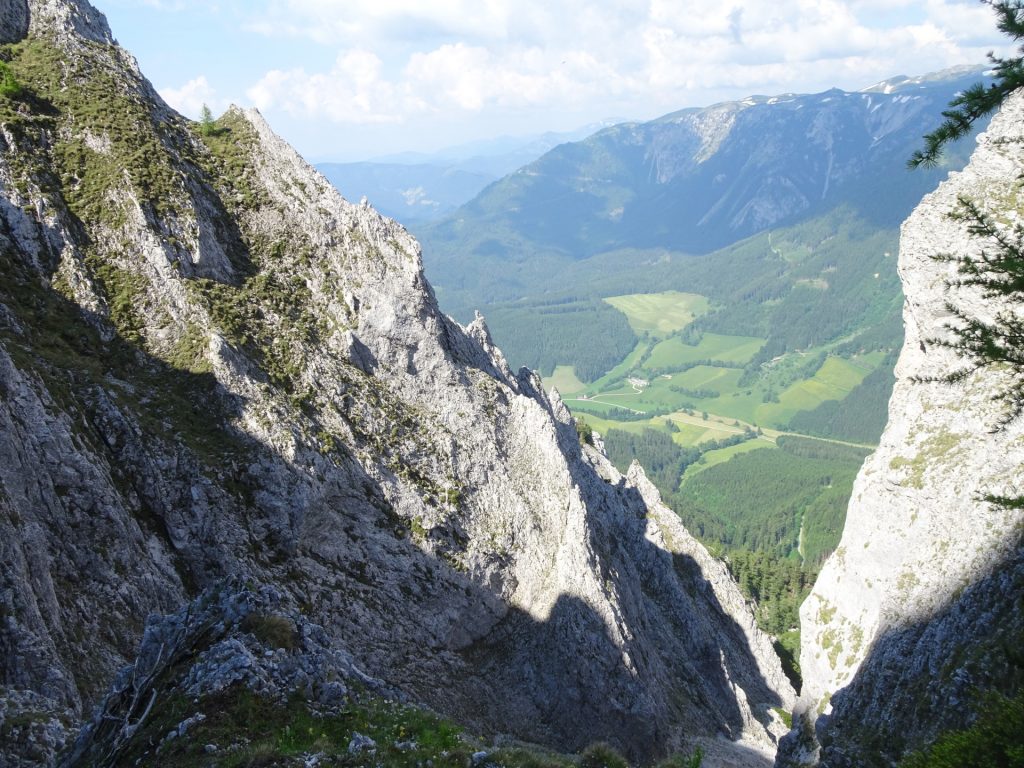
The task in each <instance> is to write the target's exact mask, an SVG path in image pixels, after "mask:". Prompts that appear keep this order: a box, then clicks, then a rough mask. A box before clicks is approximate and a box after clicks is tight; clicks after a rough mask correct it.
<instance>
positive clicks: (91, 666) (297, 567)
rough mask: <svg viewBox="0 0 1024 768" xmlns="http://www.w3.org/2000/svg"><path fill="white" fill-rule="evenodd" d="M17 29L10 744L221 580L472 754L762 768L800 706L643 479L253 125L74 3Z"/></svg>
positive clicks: (1, 339)
mask: <svg viewBox="0 0 1024 768" xmlns="http://www.w3.org/2000/svg"><path fill="white" fill-rule="evenodd" d="M29 6H30V10H31V13H32V18H31V25H30V26H31V31H30V34H29V37H28V39H27V40H25V41H24V42H22V43H19V44H17V45H15V46H14V47H13V48H12V61H11V67H12V70H13V71H14V72H15V73H16V75H17V76H18V77H19V79H20V80H21V81H22V83H23V84H24V85H25V87H26V88H27V89H28V91H29V93H30V96H31V98H30V99H29V100H27V101H26V102H25V104H26V105H28V107H29V109H27V110H26V109H23V108H19V107H18V106H17V105H11V104H7V103H0V145H2V150H3V153H2V156H0V266H2V269H3V274H4V276H5V280H4V281H3V285H0V395H2V398H0V424H2V425H3V431H2V432H0V457H2V458H3V461H2V465H0V576H2V580H3V581H2V584H3V588H2V590H0V613H2V616H3V619H4V621H3V623H2V624H0V648H2V649H3V650H4V653H3V654H0V681H2V684H3V686H4V688H3V690H2V692H0V705H2V706H0V719H5V718H6V721H7V722H8V723H10V722H15V721H17V722H24V721H26V718H29V719H31V718H36V719H37V720H38V721H39V722H45V723H48V724H53V723H57V722H58V721H59V723H63V724H65V725H66V726H68V727H70V726H73V725H74V724H75V723H76V722H80V721H81V718H82V716H83V715H84V714H86V713H87V712H88V710H89V709H90V708H91V707H92V706H93V705H94V704H96V703H97V702H98V701H99V700H100V698H101V695H102V692H103V691H104V690H105V689H106V688H107V686H108V685H109V684H110V683H111V681H112V680H113V678H114V676H115V673H116V672H117V670H118V669H119V668H120V667H121V666H123V665H124V664H125V663H126V662H128V661H129V660H130V659H131V658H132V656H133V654H134V650H135V648H136V647H137V643H138V639H139V637H140V635H141V633H142V629H143V625H144V622H145V619H146V616H147V615H148V614H149V613H151V612H154V611H157V612H162V613H167V612H170V611H172V610H174V609H176V608H178V607H179V606H181V605H183V604H184V603H185V602H186V601H187V600H188V599H189V598H191V597H193V596H195V595H196V594H197V592H198V591H199V590H201V589H203V588H205V587H208V586H210V585H214V584H217V583H219V582H221V581H223V580H224V579H227V578H235V579H241V580H243V581H246V582H250V583H255V584H265V585H271V586H273V588H274V589H275V590H276V592H278V593H279V594H280V595H281V600H282V601H283V602H284V603H285V604H286V605H287V606H289V607H290V609H291V610H293V611H299V612H301V613H302V614H303V615H305V616H308V617H310V618H311V619H312V620H315V622H316V623H317V624H318V625H319V626H321V627H323V629H324V631H325V632H326V633H327V637H328V638H329V640H330V642H333V643H335V644H336V646H337V647H338V648H339V649H343V650H344V651H345V652H346V653H347V654H350V656H351V658H352V659H353V663H354V664H356V665H357V666H358V667H359V668H360V669H363V670H365V671H366V672H367V674H369V675H371V676H373V677H375V678H379V679H380V680H382V681H384V682H386V683H387V684H388V685H390V686H394V687H395V688H398V689H400V690H402V691H404V692H405V693H406V694H408V695H410V696H411V697H412V698H414V699H415V700H419V701H422V702H425V703H427V704H429V705H431V706H434V707H436V708H437V709H439V710H441V711H442V712H444V713H446V714H448V715H451V716H453V717H455V718H456V719H459V720H460V721H461V722H463V723H465V724H467V725H469V726H470V727H476V728H479V729H481V730H491V731H494V730H500V731H501V732H506V733H512V734H514V735H515V736H518V737H521V738H526V739H531V740H536V741H540V742H544V743H547V744H550V745H552V746H556V747H559V748H562V749H579V748H581V747H582V746H585V745H586V744H587V743H588V742H590V741H593V740H595V739H599V738H600V739H607V740H610V741H612V742H614V743H616V744H617V745H619V746H620V747H622V748H624V749H626V750H628V751H629V752H631V753H632V754H634V755H635V756H638V757H644V756H653V755H657V754H660V753H664V752H666V751H669V750H671V749H675V748H678V747H681V746H683V745H685V744H692V743H698V742H702V741H703V742H706V743H708V744H709V745H711V746H712V747H713V748H714V751H716V754H718V756H717V757H716V758H715V759H714V760H713V761H710V762H709V764H710V765H714V764H716V762H717V764H719V765H748V764H749V765H763V764H765V762H766V761H767V760H769V758H768V757H766V755H769V754H770V753H771V752H772V751H773V749H774V740H775V735H774V734H775V733H776V732H778V730H779V725H780V721H779V719H778V718H777V716H775V715H774V714H773V713H772V711H771V708H772V707H775V706H781V707H785V706H788V705H789V704H790V703H791V698H792V691H791V689H790V687H789V684H788V682H787V681H786V680H785V677H784V676H783V674H782V670H781V667H780V665H779V662H778V659H777V658H776V657H775V655H774V653H773V652H772V650H771V644H770V641H769V639H768V638H767V637H765V636H764V635H763V634H762V633H761V632H760V631H759V630H757V628H756V626H755V625H754V623H753V619H752V615H751V612H750V609H749V607H748V606H747V605H746V603H745V601H744V600H743V598H742V596H741V595H740V593H739V591H738V589H737V587H736V585H735V583H733V582H732V580H731V579H730V578H729V577H728V575H727V573H726V572H725V571H724V568H723V566H721V564H718V563H715V561H713V560H712V559H711V558H710V557H709V556H708V555H707V553H706V552H705V551H704V550H703V548H702V547H700V545H699V544H697V543H696V542H695V541H693V540H692V539H691V538H690V537H689V536H688V535H687V534H685V531H683V530H682V527H681V526H680V525H679V523H678V520H676V519H675V518H674V517H672V516H671V515H670V513H668V512H667V510H665V509H664V508H663V507H660V506H659V504H658V503H657V501H656V499H655V498H654V497H652V496H651V492H652V489H651V488H650V487H649V485H647V484H646V481H645V480H643V478H642V473H639V472H634V473H633V475H632V476H631V477H630V478H623V477H622V476H621V475H619V474H618V473H617V472H615V470H614V469H613V468H612V467H611V466H610V464H609V463H608V462H607V460H606V459H605V458H604V456H603V455H602V454H601V453H600V452H599V451H596V450H593V449H591V448H589V447H584V446H581V445H580V443H579V440H578V438H577V434H576V431H575V429H574V425H573V423H572V419H571V417H570V415H569V413H568V411H567V410H566V409H565V408H564V406H563V405H562V404H561V402H560V400H559V399H558V397H557V394H552V395H551V396H549V395H547V394H545V393H544V392H543V391H542V390H541V387H540V380H539V378H538V377H537V376H536V375H535V374H533V373H531V372H529V371H526V370H523V371H520V372H518V373H513V372H512V371H510V370H509V368H508V366H507V364H506V363H505V361H504V359H503V358H502V356H501V353H500V352H499V351H498V350H497V349H496V348H495V347H494V345H493V343H492V342H491V340H490V337H489V334H488V332H487V329H486V326H485V325H484V323H483V321H482V320H478V321H476V322H474V323H472V324H470V325H469V326H468V327H466V328H463V327H460V326H459V325H457V324H456V323H454V322H453V321H452V320H450V319H449V318H447V317H446V316H444V314H443V313H441V312H440V310H439V309H438V306H437V302H436V300H435V298H434V295H433V292H432V290H431V289H430V286H429V285H428V284H427V282H426V280H425V278H424V276H423V271H422V264H421V259H420V251H419V246H418V244H417V243H416V242H415V241H414V240H413V239H412V238H411V237H410V236H409V234H408V233H407V232H405V231H404V230H403V229H402V228H401V227H400V226H398V225H397V224H395V223H394V222H392V221H388V220H386V219H384V218H382V217H381V216H380V215H379V214H377V213H376V212H375V211H373V210H372V209H370V208H369V207H367V206H365V205H352V204H350V203H348V202H347V201H345V200H344V199H343V198H342V197H341V196H339V195H338V194H337V193H336V192H335V191H334V190H333V188H332V187H331V186H330V185H329V184H328V182H327V181H326V180H324V179H323V178H322V177H321V176H319V174H317V173H316V172H315V171H314V170H313V169H312V168H311V167H309V166H308V165H307V164H306V163H305V162H304V161H303V160H302V159H301V158H300V157H299V156H298V155H297V154H296V153H295V152H294V151H293V150H292V149H291V148H290V147H288V146H287V144H285V143H284V142H283V141H282V140H281V139H279V138H278V137H277V136H276V135H274V133H273V131H272V130H271V129H270V128H269V126H268V125H267V124H266V122H265V121H264V120H263V119H262V117H260V116H259V114H258V113H255V112H243V111H241V110H238V109H232V110H229V112H228V113H227V114H226V115H224V116H223V117H222V118H221V119H220V120H219V121H218V122H217V126H216V130H214V131H212V132H210V133H208V134H206V135H204V134H203V133H202V132H201V131H199V130H198V128H197V126H195V124H191V123H189V122H188V121H186V120H185V119H184V118H182V117H180V116H179V115H177V114H175V113H173V112H172V111H171V110H169V109H168V108H167V107H166V105H165V104H163V102H162V101H160V100H159V98H158V97H156V96H155V94H154V93H153V90H152V87H151V86H150V84H149V83H148V82H147V81H146V80H145V79H144V78H143V77H142V76H141V75H140V74H139V73H138V71H137V68H136V66H135V62H134V60H133V59H132V58H131V57H130V56H129V55H128V54H126V53H125V52H124V51H122V50H121V49H120V48H118V47H117V46H116V45H113V44H112V43H111V42H110V33H109V29H107V27H106V22H105V20H104V19H103V17H102V15H101V14H99V13H98V12H97V11H95V9H93V8H92V7H91V6H89V5H88V3H85V2H74V1H72V0H33V1H32V2H30V4H29ZM659 531H660V532H661V533H659ZM683 541H685V547H683V545H682V544H679V542H683ZM674 542H675V543H674ZM680 547H683V548H682V549H681V548H680ZM0 725H2V724H0ZM47 728H49V725H47ZM47 733H49V730H47ZM29 736H31V734H29ZM51 736H52V734H51ZM26 738H28V737H26ZM57 741H59V739H56V738H51V737H50V736H48V737H47V740H46V743H45V744H44V745H43V746H40V742H38V740H37V741H34V742H33V743H31V744H27V745H26V744H22V745H21V747H25V748H24V749H21V747H18V749H15V745H12V746H11V749H10V754H12V755H13V754H15V753H16V752H17V753H18V754H21V755H22V756H23V759H24V760H25V764H37V763H39V762H45V761H46V760H47V759H48V757H47V755H48V754H51V753H52V747H53V745H54V744H56V742H57ZM736 744H738V746H736ZM19 750H20V751H19ZM47 750H49V752H48V751H47ZM40 755H41V756H40Z"/></svg>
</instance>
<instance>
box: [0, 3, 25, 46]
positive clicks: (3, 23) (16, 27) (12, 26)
mask: <svg viewBox="0 0 1024 768" xmlns="http://www.w3.org/2000/svg"><path fill="white" fill-rule="evenodd" d="M28 18H29V16H28V0H11V1H10V2H7V3H4V5H3V7H2V8H0V42H2V43H16V42H18V41H19V40H24V39H25V35H27V34H28Z"/></svg>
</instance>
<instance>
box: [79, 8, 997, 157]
mask: <svg viewBox="0 0 1024 768" xmlns="http://www.w3.org/2000/svg"><path fill="white" fill-rule="evenodd" d="M93 2H94V4H95V5H96V6H97V7H98V8H99V9H100V10H101V11H103V12H104V13H106V14H107V17H108V19H109V21H110V25H111V27H112V29H113V31H114V35H115V36H116V37H117V39H118V40H119V41H120V43H121V44H122V45H123V46H124V47H126V48H128V49H129V50H130V51H131V52H132V53H134V54H135V56H136V57H137V58H138V60H139V63H140V65H141V67H142V70H143V72H145V73H146V75H147V76H148V77H149V79H150V80H151V81H152V82H153V84H154V85H155V86H156V87H157V89H158V90H159V91H160V93H161V94H162V95H163V96H164V98H165V99H167V100H168V102H170V103H171V105H172V106H174V107H176V108H177V109H178V110H179V111H181V112H183V113H184V114H186V115H188V116H190V117H195V116H197V115H198V113H199V110H200V108H201V106H202V104H203V103H207V104H209V105H210V106H211V108H213V109H214V111H215V112H219V111H221V110H223V109H224V108H226V107H227V106H228V105H229V104H231V103H236V104H240V105H243V106H256V107H258V108H259V109H260V110H261V111H262V112H263V113H264V115H265V116H266V117H267V119H268V120H269V121H270V123H271V125H273V126H274V128H275V129H276V130H277V131H278V132H279V133H280V134H281V135H282V136H284V138H286V139H287V140H288V141H290V142H291V143H292V144H294V145H295V146H296V147H297V148H298V149H299V151H300V152H302V153H303V154H304V155H306V156H307V157H308V158H309V159H311V160H313V161H320V160H329V159H333V160H358V159H366V158H369V157H373V156H377V155H383V154H388V153H394V152H401V151H408V150H413V151H431V150H434V149H439V148H442V147H446V146H451V145H454V144H460V143H463V142H467V141H472V140H477V139H485V138H491V137H496V136H500V135H507V134H510V135H525V134H531V133H539V132H542V131H546V130H571V129H574V128H577V127H579V126H581V125H585V124H588V123H593V122H597V121H601V120H603V119H606V118H608V117H612V116H614V117H629V118H634V119H647V118H653V117H657V116H659V115H662V114H665V113H667V112H671V111H674V110H677V109H681V108H684V107H690V106H704V105H707V104H712V103H715V102H717V101H723V100H728V99H737V98H742V97H744V96H747V95H750V94H769V95H772V94H777V93H785V92H797V93H802V92H816V91H822V90H825V89H827V88H830V87H840V88H845V89H856V88H861V87H865V86H868V85H871V84H872V83H874V82H877V81H879V80H882V79H885V78H887V77H891V76H893V75H897V74H906V75H914V74H923V73H925V72H931V71H935V70H939V69H944V68H946V67H949V66H953V65H958V64H973V63H981V62H983V61H985V54H986V53H987V52H988V51H990V50H993V49H994V50H996V52H997V53H1005V52H1007V50H1008V49H1007V47H1006V42H1005V40H1004V39H1003V38H1001V37H1000V35H999V34H998V32H997V31H996V29H995V23H994V17H993V15H992V12H991V10H990V9H989V8H988V7H987V6H985V5H984V4H982V3H981V2H978V1H977V0H775V1H774V2H770V3H768V2H756V1H755V2H750V1H749V0H747V2H743V3H741V2H732V1H731V0H515V1H514V2H513V1H512V0H246V1H245V2H242V1H241V0H93Z"/></svg>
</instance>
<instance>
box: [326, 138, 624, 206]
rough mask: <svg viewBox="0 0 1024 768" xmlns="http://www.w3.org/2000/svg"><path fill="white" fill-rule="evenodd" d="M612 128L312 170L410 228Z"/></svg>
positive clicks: (477, 144)
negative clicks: (552, 153) (560, 147)
mask: <svg viewBox="0 0 1024 768" xmlns="http://www.w3.org/2000/svg"><path fill="white" fill-rule="evenodd" d="M613 124H614V122H612V121H603V122H601V123H590V124H588V125H585V126H582V127H580V128H577V129H575V130H572V131H546V132H544V133H540V134H534V135H528V136H499V137H498V138H494V139H488V140H485V141H474V142H470V143H467V144H459V145H456V146H452V147H446V148H444V149H440V150H438V151H437V152H402V153H399V154H395V155H387V156H384V157H377V158H372V159H370V160H366V161H362V162H349V163H333V162H323V163H319V164H318V165H317V170H318V171H320V173H322V174H323V175H324V176H326V177H327V179H328V181H330V182H331V183H332V184H333V185H334V186H335V188H337V189H338V190H339V191H340V192H341V193H342V194H343V195H345V196H346V197H348V198H349V199H350V200H359V199H360V198H362V197H366V198H367V199H368V200H369V201H370V203H372V204H373V205H374V206H375V207H376V208H377V209H378V210H380V211H381V213H383V214H384V215H386V216H389V217H391V218H393V219H397V220H398V221H400V222H402V223H403V224H406V225H409V224H414V223H420V222H428V221H434V220H436V219H439V218H441V217H443V216H445V215H447V214H449V213H451V212H452V211H454V210H455V209H456V208H458V207H459V206H460V205H462V204H463V203H466V202H468V201H469V200H472V199H473V198H474V197H475V196H476V195H477V194H479V193H480V192H481V191H482V190H483V189H484V188H485V187H486V186H487V185H488V184H490V183H492V182H494V181H497V180H498V179H500V178H501V177H502V176H505V175H506V174H509V173H512V172H513V171H515V170H516V169H517V168H521V167H522V166H524V165H528V164H529V163H531V162H533V161H534V160H536V159H537V158H538V157H540V156H541V155H543V154H544V153H546V152H549V151H550V150H552V149H554V148H555V147H557V146H558V145H559V144H563V143H565V142H569V141H578V140H579V139H583V138H585V137H587V136H589V135H591V134H593V133H596V132H597V131H599V130H601V129H602V128H606V127H608V126H609V125H613Z"/></svg>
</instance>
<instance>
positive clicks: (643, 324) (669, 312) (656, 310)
mask: <svg viewBox="0 0 1024 768" xmlns="http://www.w3.org/2000/svg"><path fill="white" fill-rule="evenodd" d="M605 301H606V302H607V303H608V304H611V305H612V306H613V307H615V308H616V309H617V310H619V311H620V312H622V314H624V315H625V316H626V319H627V320H628V321H629V324H630V326H631V327H632V328H633V330H634V331H636V332H637V333H638V334H642V333H644V332H645V331H646V332H650V333H652V334H657V335H664V334H669V333H672V332H673V331H680V330H682V329H683V328H685V327H686V326H688V325H689V324H690V323H692V322H693V320H694V318H696V317H699V316H700V315H703V314H704V313H706V312H707V311H708V309H710V307H711V302H710V301H709V300H708V299H707V298H706V297H704V296H701V295H699V294H696V293H681V292H679V291H665V292H664V293H633V294H628V295H626V296H610V297H608V298H606V299H605Z"/></svg>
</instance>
